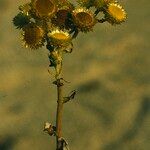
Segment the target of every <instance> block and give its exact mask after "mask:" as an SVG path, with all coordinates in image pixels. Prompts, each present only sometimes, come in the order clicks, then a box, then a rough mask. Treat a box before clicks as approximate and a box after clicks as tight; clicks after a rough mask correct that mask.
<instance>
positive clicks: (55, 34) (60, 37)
mask: <svg viewBox="0 0 150 150" xmlns="http://www.w3.org/2000/svg"><path fill="white" fill-rule="evenodd" d="M48 37H49V39H50V42H51V44H52V45H54V46H57V47H65V46H68V45H69V44H70V42H71V36H70V34H69V33H68V32H66V31H63V30H59V29H55V30H53V31H52V32H49V33H48Z"/></svg>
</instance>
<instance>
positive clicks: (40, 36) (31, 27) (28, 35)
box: [23, 23, 44, 49]
mask: <svg viewBox="0 0 150 150" xmlns="http://www.w3.org/2000/svg"><path fill="white" fill-rule="evenodd" d="M23 42H24V44H25V46H26V47H29V48H31V49H38V48H39V47H41V46H43V44H44V30H43V29H42V28H41V27H39V26H37V25H36V24H34V23H30V24H28V25H26V26H25V27H24V28H23Z"/></svg>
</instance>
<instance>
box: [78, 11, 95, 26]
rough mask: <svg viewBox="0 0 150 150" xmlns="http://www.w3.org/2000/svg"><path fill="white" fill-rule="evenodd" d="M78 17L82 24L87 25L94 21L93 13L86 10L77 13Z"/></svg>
mask: <svg viewBox="0 0 150 150" xmlns="http://www.w3.org/2000/svg"><path fill="white" fill-rule="evenodd" d="M76 18H77V20H78V21H79V22H80V23H81V24H85V25H87V24H91V23H92V21H93V19H92V17H91V15H90V14H88V13H86V12H80V13H77V14H76Z"/></svg>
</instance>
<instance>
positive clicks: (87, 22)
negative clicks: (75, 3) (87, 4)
mask: <svg viewBox="0 0 150 150" xmlns="http://www.w3.org/2000/svg"><path fill="white" fill-rule="evenodd" d="M72 16H73V20H74V23H75V25H76V27H77V28H78V29H79V30H80V31H82V32H88V31H91V30H92V29H93V26H94V25H95V23H96V19H95V18H94V15H93V13H92V12H91V11H89V10H88V9H85V8H78V9H75V10H74V11H73V13H72Z"/></svg>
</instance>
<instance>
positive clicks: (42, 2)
mask: <svg viewBox="0 0 150 150" xmlns="http://www.w3.org/2000/svg"><path fill="white" fill-rule="evenodd" d="M32 6H33V8H34V10H35V13H36V15H37V16H39V17H48V18H51V17H52V16H53V15H54V14H55V13H56V11H57V4H56V2H55V0H32Z"/></svg>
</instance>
